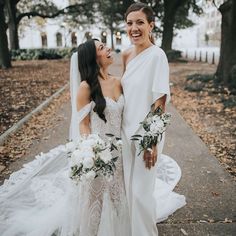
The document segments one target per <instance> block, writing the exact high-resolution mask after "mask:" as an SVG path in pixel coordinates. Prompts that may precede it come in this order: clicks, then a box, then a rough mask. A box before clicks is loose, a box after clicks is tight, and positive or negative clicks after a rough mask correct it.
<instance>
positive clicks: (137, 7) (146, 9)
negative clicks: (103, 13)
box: [125, 2, 155, 44]
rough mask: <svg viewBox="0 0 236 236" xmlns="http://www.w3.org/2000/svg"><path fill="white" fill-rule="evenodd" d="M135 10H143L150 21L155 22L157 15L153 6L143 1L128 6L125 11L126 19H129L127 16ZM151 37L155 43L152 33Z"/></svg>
mask: <svg viewBox="0 0 236 236" xmlns="http://www.w3.org/2000/svg"><path fill="white" fill-rule="evenodd" d="M134 11H142V12H143V13H144V14H145V15H146V18H147V21H148V23H151V22H155V16H154V13H153V10H152V8H151V7H149V6H148V5H147V4H145V3H142V2H136V3H133V4H131V5H130V6H129V7H128V9H127V10H126V12H125V21H127V16H128V15H129V13H131V12H134ZM149 39H150V41H151V43H153V44H155V40H154V37H153V35H152V34H151V35H150V36H149Z"/></svg>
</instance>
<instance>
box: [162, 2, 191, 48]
mask: <svg viewBox="0 0 236 236" xmlns="http://www.w3.org/2000/svg"><path fill="white" fill-rule="evenodd" d="M186 2H187V0H164V18H163V32H162V42H161V48H162V49H163V50H164V51H165V52H167V51H169V50H171V49H172V41H173V36H174V24H175V16H176V13H177V11H178V9H179V8H180V7H183V6H184V5H185V4H186Z"/></svg>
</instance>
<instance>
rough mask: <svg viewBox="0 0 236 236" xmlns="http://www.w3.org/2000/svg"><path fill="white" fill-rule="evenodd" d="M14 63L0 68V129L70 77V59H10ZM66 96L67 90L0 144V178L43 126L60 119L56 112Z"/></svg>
mask: <svg viewBox="0 0 236 236" xmlns="http://www.w3.org/2000/svg"><path fill="white" fill-rule="evenodd" d="M13 66H14V67H13V68H12V69H10V70H6V71H4V70H0V85H1V86H0V90H1V91H0V99H1V100H2V102H1V105H0V113H1V125H0V132H3V131H5V130H6V129H8V128H9V127H10V126H12V125H13V124H14V123H16V122H17V121H18V120H19V119H21V118H23V117H24V116H25V115H26V114H28V113H29V112H30V111H31V110H33V109H35V108H36V107H37V106H38V105H39V104H40V103H42V102H43V101H45V100H46V99H47V97H49V96H51V95H52V94H53V93H55V92H56V91H58V90H59V89H60V88H61V87H63V86H64V84H66V83H67V82H68V80H69V61H64V60H57V61H54V60H53V61H19V62H13ZM68 99H69V91H68V90H67V91H65V92H63V93H62V95H60V97H58V98H56V99H54V100H53V101H52V102H51V103H50V105H49V106H48V107H47V108H45V109H43V111H41V112H40V113H38V114H36V115H35V116H33V117H32V118H31V119H30V120H29V121H28V122H27V123H26V124H25V125H24V126H23V127H22V128H21V129H20V130H19V131H18V132H16V133H14V134H13V135H12V136H11V137H10V138H9V139H8V141H7V142H6V143H5V144H4V145H3V146H0V172H1V174H0V180H1V179H4V176H5V175H6V174H7V173H8V166H9V165H10V164H11V163H12V162H14V161H15V160H17V159H19V158H22V157H24V155H25V153H26V150H28V149H29V147H30V146H31V145H32V144H33V143H34V142H35V141H36V140H39V139H40V136H41V134H42V133H43V132H44V131H45V129H46V128H47V129H48V128H50V127H52V125H55V123H56V122H57V121H58V120H59V119H60V117H58V116H56V115H55V114H56V112H57V110H58V109H59V108H60V107H61V105H62V104H63V103H65V102H66V101H68ZM26 104H27V105H26ZM46 138H47V137H45V138H44V139H46Z"/></svg>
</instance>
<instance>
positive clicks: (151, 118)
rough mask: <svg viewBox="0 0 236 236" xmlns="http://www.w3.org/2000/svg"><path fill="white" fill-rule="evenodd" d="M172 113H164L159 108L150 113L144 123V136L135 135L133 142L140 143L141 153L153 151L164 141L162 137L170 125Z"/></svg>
mask: <svg viewBox="0 0 236 236" xmlns="http://www.w3.org/2000/svg"><path fill="white" fill-rule="evenodd" d="M170 118H171V114H170V113H163V111H162V109H161V108H160V107H158V108H157V109H156V110H154V111H150V112H149V113H148V114H147V116H146V118H145V119H144V121H143V122H141V123H140V124H141V125H142V127H143V129H144V130H145V132H144V134H143V135H139V134H137V135H133V136H132V137H131V140H135V141H139V148H140V152H139V154H138V155H140V153H141V152H142V151H144V150H149V151H152V147H153V146H155V145H157V143H159V142H160V141H161V140H162V135H163V133H164V132H165V130H166V128H167V125H168V124H170Z"/></svg>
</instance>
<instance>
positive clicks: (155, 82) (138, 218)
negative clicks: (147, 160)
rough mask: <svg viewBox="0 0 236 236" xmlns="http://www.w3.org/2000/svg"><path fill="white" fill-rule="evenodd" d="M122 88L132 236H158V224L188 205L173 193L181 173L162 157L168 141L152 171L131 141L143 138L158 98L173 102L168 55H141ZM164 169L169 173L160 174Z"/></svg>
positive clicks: (151, 51)
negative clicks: (136, 137) (143, 127)
mask: <svg viewBox="0 0 236 236" xmlns="http://www.w3.org/2000/svg"><path fill="white" fill-rule="evenodd" d="M122 86H123V91H124V97H125V106H124V112H123V123H122V141H123V160H124V162H123V164H124V176H125V185H126V193H127V197H128V203H129V210H130V215H131V221H132V236H143V235H148V236H156V235H157V234H158V231H157V228H156V222H159V221H161V220H163V219H166V218H167V217H168V215H170V214H172V213H173V212H174V211H175V210H176V209H178V208H180V207H182V206H183V205H185V197H184V196H180V195H178V194H175V193H174V192H172V190H173V188H174V186H175V184H176V183H177V182H178V181H179V179H180V176H181V171H180V168H179V166H178V164H177V163H176V162H175V161H174V160H173V159H171V158H170V157H168V156H164V155H161V153H162V149H163V145H164V137H163V139H162V141H161V143H160V144H159V145H158V162H157V164H156V166H155V167H153V168H151V170H149V169H147V168H145V164H144V162H143V158H142V153H141V155H140V156H138V155H137V154H138V153H139V150H138V149H139V147H138V145H137V143H134V142H131V141H130V137H131V136H132V135H134V134H142V132H143V129H142V127H141V125H140V122H142V121H143V120H144V118H145V116H146V115H147V114H148V112H149V111H150V109H151V105H152V104H153V103H154V102H155V101H156V100H157V99H158V98H160V97H161V96H163V95H164V94H166V95H167V100H166V101H167V103H168V102H169V101H170V89H169V66H168V61H167V58H166V55H165V53H164V52H163V51H162V50H161V49H160V48H159V47H157V46H155V45H153V46H151V47H149V48H147V49H145V50H144V51H142V52H141V53H140V54H138V56H136V57H135V58H134V59H132V60H131V61H130V62H129V63H128V64H127V66H126V71H125V73H124V75H123V78H122ZM163 169H166V170H168V171H166V172H165V173H164V172H162V173H161V174H160V171H161V170H163ZM158 173H159V174H158ZM168 181H169V182H168ZM173 183H174V184H173ZM170 186H171V187H170ZM166 206H168V207H166Z"/></svg>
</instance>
